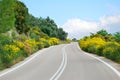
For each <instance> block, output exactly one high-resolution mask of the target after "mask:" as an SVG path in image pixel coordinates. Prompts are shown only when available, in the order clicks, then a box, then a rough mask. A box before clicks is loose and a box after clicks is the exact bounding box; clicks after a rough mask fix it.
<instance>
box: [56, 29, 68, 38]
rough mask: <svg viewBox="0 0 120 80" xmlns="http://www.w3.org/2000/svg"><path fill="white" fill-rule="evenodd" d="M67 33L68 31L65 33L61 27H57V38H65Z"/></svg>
mask: <svg viewBox="0 0 120 80" xmlns="http://www.w3.org/2000/svg"><path fill="white" fill-rule="evenodd" d="M67 35H68V33H66V32H65V31H63V29H62V28H59V29H58V36H57V37H58V38H59V39H60V40H65V39H66V38H67Z"/></svg>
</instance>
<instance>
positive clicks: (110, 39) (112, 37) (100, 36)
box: [79, 30, 120, 63]
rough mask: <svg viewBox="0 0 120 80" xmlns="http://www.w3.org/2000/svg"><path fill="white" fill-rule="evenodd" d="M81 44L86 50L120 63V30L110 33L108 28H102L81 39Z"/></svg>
mask: <svg viewBox="0 0 120 80" xmlns="http://www.w3.org/2000/svg"><path fill="white" fill-rule="evenodd" d="M79 45H80V47H81V49H82V50H84V51H86V52H89V53H94V54H97V55H100V56H104V57H106V58H109V59H111V60H113V61H116V62H118V63H120V32H117V33H115V34H110V33H108V32H107V31H106V30H100V31H98V32H97V33H95V34H94V33H91V35H90V36H86V37H84V38H82V39H80V40H79Z"/></svg>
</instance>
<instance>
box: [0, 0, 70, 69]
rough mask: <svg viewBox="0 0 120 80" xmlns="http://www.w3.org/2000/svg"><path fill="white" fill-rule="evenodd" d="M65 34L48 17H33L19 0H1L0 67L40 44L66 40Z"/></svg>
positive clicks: (57, 42) (52, 43)
mask: <svg viewBox="0 0 120 80" xmlns="http://www.w3.org/2000/svg"><path fill="white" fill-rule="evenodd" d="M6 4H7V5H6ZM66 38H67V33H66V32H65V31H64V30H63V29H62V28H58V27H57V25H56V23H55V22H54V20H52V19H51V18H50V17H47V18H42V17H40V18H37V17H34V16H33V15H31V14H29V13H28V8H27V7H26V5H25V4H24V3H22V2H20V1H18V0H2V1H0V70H2V69H5V68H7V67H10V66H11V65H13V64H15V63H17V62H19V61H21V60H23V59H25V58H26V57H28V56H30V55H31V54H33V53H34V52H36V51H38V50H40V49H42V48H46V47H49V46H52V45H58V44H60V43H61V42H64V41H65V42H66V41H67V42H69V41H70V40H69V39H66Z"/></svg>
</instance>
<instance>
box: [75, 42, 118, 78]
mask: <svg viewBox="0 0 120 80" xmlns="http://www.w3.org/2000/svg"><path fill="white" fill-rule="evenodd" d="M77 47H78V49H79V50H81V49H80V47H79V44H77ZM81 51H82V50H81ZM83 52H84V51H83ZM84 54H86V55H88V56H90V57H92V58H95V59H97V60H98V61H100V62H102V63H103V64H105V65H106V66H107V67H109V68H110V69H111V70H112V71H113V72H115V73H116V74H117V76H118V77H120V72H119V71H118V70H117V69H115V68H114V67H113V66H112V65H110V64H109V63H107V62H105V61H103V60H102V59H100V58H98V57H95V56H93V55H91V54H89V53H87V52H84Z"/></svg>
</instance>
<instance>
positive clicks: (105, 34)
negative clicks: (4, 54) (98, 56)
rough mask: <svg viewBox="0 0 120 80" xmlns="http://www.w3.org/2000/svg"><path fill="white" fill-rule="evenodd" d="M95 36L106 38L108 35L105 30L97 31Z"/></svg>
mask: <svg viewBox="0 0 120 80" xmlns="http://www.w3.org/2000/svg"><path fill="white" fill-rule="evenodd" d="M97 34H100V35H102V36H107V35H108V32H107V31H106V30H103V29H102V30H100V31H98V32H97Z"/></svg>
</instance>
